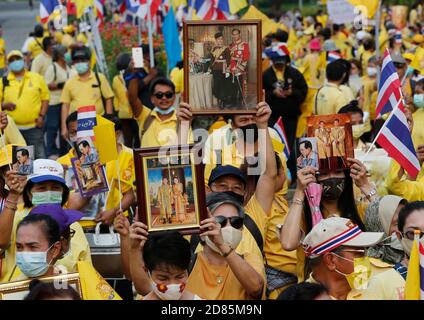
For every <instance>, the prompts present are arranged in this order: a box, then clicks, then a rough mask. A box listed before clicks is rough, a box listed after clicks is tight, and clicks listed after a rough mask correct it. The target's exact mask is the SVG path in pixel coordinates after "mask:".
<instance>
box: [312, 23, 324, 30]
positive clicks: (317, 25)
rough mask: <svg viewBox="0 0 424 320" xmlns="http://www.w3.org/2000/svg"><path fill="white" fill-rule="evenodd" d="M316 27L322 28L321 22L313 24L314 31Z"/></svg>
mask: <svg viewBox="0 0 424 320" xmlns="http://www.w3.org/2000/svg"><path fill="white" fill-rule="evenodd" d="M317 27H321V28H322V27H323V25H322V23H321V22H315V24H314V29H316V28H317Z"/></svg>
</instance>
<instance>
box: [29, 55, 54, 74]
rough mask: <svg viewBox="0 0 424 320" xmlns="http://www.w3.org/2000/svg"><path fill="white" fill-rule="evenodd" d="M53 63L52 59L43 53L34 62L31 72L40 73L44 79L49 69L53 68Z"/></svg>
mask: <svg viewBox="0 0 424 320" xmlns="http://www.w3.org/2000/svg"><path fill="white" fill-rule="evenodd" d="M52 63H53V60H52V57H50V56H49V55H48V54H47V53H45V52H44V51H43V52H42V53H40V54H39V55H38V56H37V58H35V59H34V60H33V61H32V64H31V72H35V73H38V74H39V75H40V76H42V77H44V75H45V74H46V71H47V68H48V67H49V66H51V64H52Z"/></svg>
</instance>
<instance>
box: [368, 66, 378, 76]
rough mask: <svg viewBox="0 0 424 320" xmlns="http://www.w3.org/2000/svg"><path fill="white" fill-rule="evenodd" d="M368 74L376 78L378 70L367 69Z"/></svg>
mask: <svg viewBox="0 0 424 320" xmlns="http://www.w3.org/2000/svg"><path fill="white" fill-rule="evenodd" d="M367 74H368V76H370V77H375V76H376V75H377V68H374V67H368V68H367Z"/></svg>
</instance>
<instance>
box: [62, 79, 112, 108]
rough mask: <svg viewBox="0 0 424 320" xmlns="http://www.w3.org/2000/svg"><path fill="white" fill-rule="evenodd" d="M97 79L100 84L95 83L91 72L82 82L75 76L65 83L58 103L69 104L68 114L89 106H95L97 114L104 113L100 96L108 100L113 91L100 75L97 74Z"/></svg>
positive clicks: (95, 80)
mask: <svg viewBox="0 0 424 320" xmlns="http://www.w3.org/2000/svg"><path fill="white" fill-rule="evenodd" d="M99 79H100V84H99V83H98V82H97V79H96V75H95V74H94V72H91V73H90V76H89V78H88V79H86V80H82V79H81V77H80V76H79V75H76V76H75V77H72V78H71V79H69V80H68V81H67V82H66V83H65V87H64V88H63V91H62V97H61V98H60V102H61V103H69V104H70V109H69V113H72V112H74V111H76V110H77V109H78V108H79V107H83V106H90V105H95V106H96V112H97V114H104V113H105V106H103V102H102V94H103V98H104V99H105V100H106V99H110V98H113V91H112V89H111V88H110V85H109V82H108V81H107V79H106V77H105V76H104V75H103V74H102V73H99ZM99 85H100V86H101V92H100V86H99ZM93 86H94V87H93Z"/></svg>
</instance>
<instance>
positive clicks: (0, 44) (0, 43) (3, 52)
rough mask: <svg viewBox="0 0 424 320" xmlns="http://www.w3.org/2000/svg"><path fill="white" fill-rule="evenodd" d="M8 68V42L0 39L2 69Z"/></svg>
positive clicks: (0, 64)
mask: <svg viewBox="0 0 424 320" xmlns="http://www.w3.org/2000/svg"><path fill="white" fill-rule="evenodd" d="M5 67H6V42H5V41H4V39H3V38H0V69H4V68H5Z"/></svg>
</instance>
